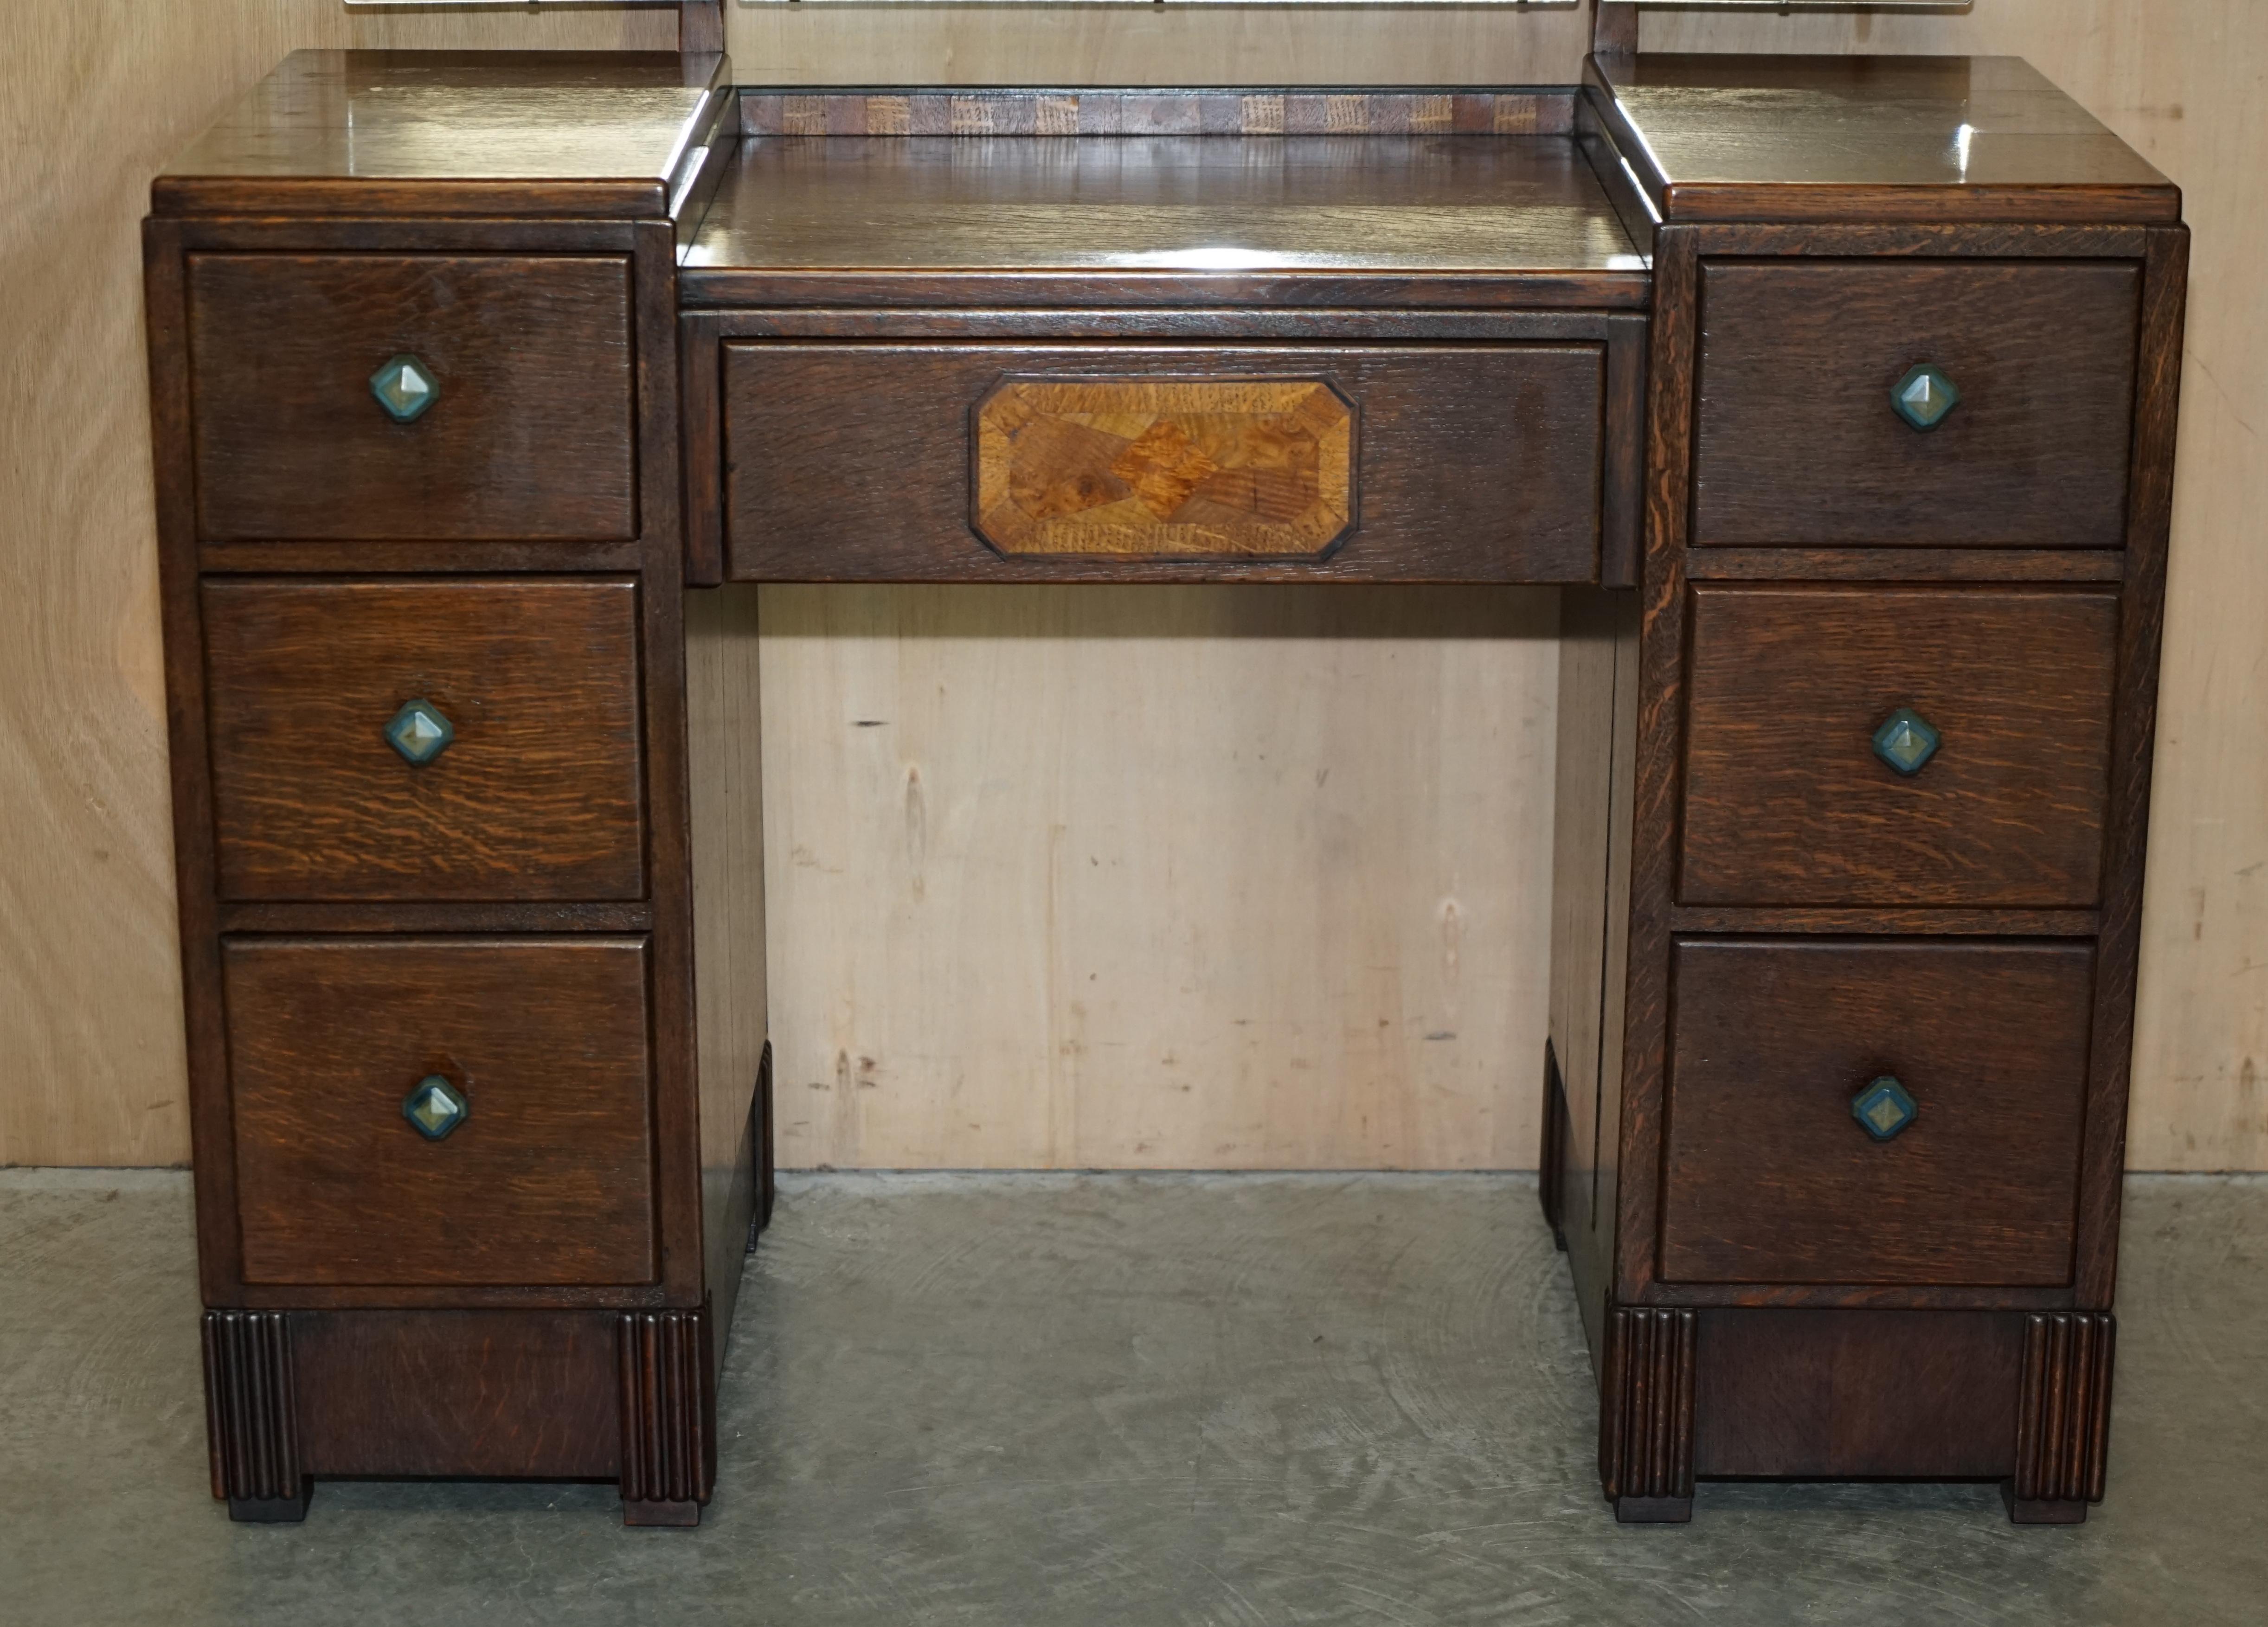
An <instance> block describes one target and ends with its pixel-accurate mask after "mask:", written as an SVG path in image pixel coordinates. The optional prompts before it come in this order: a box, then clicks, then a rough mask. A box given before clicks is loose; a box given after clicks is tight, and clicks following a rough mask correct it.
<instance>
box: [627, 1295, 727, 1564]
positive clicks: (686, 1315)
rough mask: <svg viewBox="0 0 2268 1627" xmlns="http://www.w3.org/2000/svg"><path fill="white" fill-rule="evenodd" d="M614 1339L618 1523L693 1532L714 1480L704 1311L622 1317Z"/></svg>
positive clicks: (710, 1357)
mask: <svg viewBox="0 0 2268 1627" xmlns="http://www.w3.org/2000/svg"><path fill="white" fill-rule="evenodd" d="M615 1336H616V1356H615V1363H616V1371H617V1374H618V1382H619V1384H620V1387H621V1389H620V1395H621V1406H622V1410H621V1414H620V1417H621V1424H622V1523H623V1524H624V1525H631V1526H691V1525H698V1524H699V1523H700V1522H701V1505H702V1504H703V1503H705V1502H707V1501H708V1500H709V1491H710V1488H711V1486H712V1485H714V1484H715V1483H716V1478H717V1406H716V1397H715V1393H714V1389H713V1388H712V1385H713V1380H712V1374H713V1373H715V1372H716V1360H715V1355H714V1351H713V1350H712V1339H713V1334H712V1331H711V1321H710V1315H709V1311H708V1307H705V1306H704V1307H702V1308H701V1309H699V1310H689V1311H638V1312H631V1313H628V1314H624V1315H623V1316H622V1319H621V1321H619V1322H618V1323H617V1324H616V1329H615Z"/></svg>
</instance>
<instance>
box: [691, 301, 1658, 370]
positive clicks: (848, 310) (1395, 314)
mask: <svg viewBox="0 0 2268 1627" xmlns="http://www.w3.org/2000/svg"><path fill="white" fill-rule="evenodd" d="M685 322H686V327H687V331H689V332H693V333H704V334H705V333H714V334H716V335H719V336H721V337H723V338H725V339H858V340H876V339H985V340H1011V341H1027V342H1028V341H1035V340H1086V339H1111V340H1118V341H1122V342H1123V341H1143V340H1167V341H1177V342H1198V343H1204V344H1209V345H1210V344H1219V343H1221V342H1224V341H1226V342H1255V341H1257V342H1294V343H1307V344H1329V343H1353V344H1362V343H1405V342H1412V341H1462V340H1481V341H1491V342H1521V341H1530V342H1547V343H1551V342H1577V343H1596V342H1602V341H1603V342H1606V344H1607V345H1608V347H1609V349H1612V348H1613V346H1614V345H1615V344H1616V343H1617V342H1627V341H1628V340H1629V339H1630V338H1631V337H1633V336H1634V337H1635V339H1636V341H1637V343H1638V350H1639V351H1640V354H1639V356H1638V358H1637V359H1638V364H1639V366H1638V372H1639V376H1640V378H1641V379H1643V377H1644V374H1645V366H1644V362H1645V357H1644V354H1643V352H1644V350H1645V340H1646V334H1645V323H1644V320H1643V317H1642V313H1641V314H1640V318H1639V320H1638V321H1637V322H1636V323H1635V330H1636V331H1635V334H1634V335H1633V334H1632V324H1631V323H1630V322H1629V321H1628V320H1626V319H1625V317H1624V313H1621V312H1612V313H1609V312H1601V311H1554V310H1542V311H1534V310H1467V311H1459V310H1430V309H1427V308H1425V307H1423V306H1419V307H1416V308H1412V309H1401V308H1387V309H1377V308H1363V309H1353V310H1348V309H1341V308H1324V309H1320V310H1305V309H1300V308H1296V307H1295V308H1291V309H1279V308H1274V307H1270V306H1259V307H1252V308H1242V309H1222V308H1218V307H1215V306H1185V307H1183V306H1152V305H1137V306H1126V307H1123V308H1119V309H1113V308H1110V307H1108V306H1006V307H1003V308H998V309H987V308H983V307H976V308H970V307H965V306H911V307H906V308H898V309H867V308H859V307H843V306H824V307H819V308H814V309H804V310H794V309H782V310H758V309H736V310H719V311H711V310H697V311H690V312H688V313H687V314H686V318H685ZM689 343H690V342H689Z"/></svg>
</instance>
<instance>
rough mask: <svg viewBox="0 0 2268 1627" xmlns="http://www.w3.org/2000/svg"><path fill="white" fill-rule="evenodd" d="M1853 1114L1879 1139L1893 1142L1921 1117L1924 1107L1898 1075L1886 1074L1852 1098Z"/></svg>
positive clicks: (1870, 1133)
mask: <svg viewBox="0 0 2268 1627" xmlns="http://www.w3.org/2000/svg"><path fill="white" fill-rule="evenodd" d="M1851 1116H1852V1118H1854V1119H1857V1120H1858V1121H1859V1129H1861V1130H1865V1131H1866V1132H1867V1134H1868V1135H1870V1136H1872V1137H1874V1139H1875V1140H1877V1141H1890V1140H1894V1139H1896V1137H1897V1134H1898V1132H1899V1131H1900V1130H1904V1129H1905V1127H1906V1126H1907V1125H1909V1124H1911V1123H1913V1122H1914V1121H1915V1120H1916V1119H1918V1118H1919V1117H1920V1116H1921V1108H1919V1107H1918V1105H1916V1103H1915V1101H1914V1099H1913V1098H1912V1097H1911V1096H1909V1095H1907V1094H1906V1087H1905V1086H1903V1085H1901V1084H1899V1083H1898V1080H1897V1076H1896V1074H1891V1073H1885V1074H1883V1075H1882V1076H1881V1078H1880V1079H1876V1080H1874V1082H1873V1083H1872V1084H1870V1085H1868V1086H1867V1088H1866V1089H1864V1090H1862V1091H1860V1092H1859V1093H1858V1094H1857V1095H1855V1096H1853V1097H1852V1098H1851Z"/></svg>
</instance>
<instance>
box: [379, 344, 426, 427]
mask: <svg viewBox="0 0 2268 1627" xmlns="http://www.w3.org/2000/svg"><path fill="white" fill-rule="evenodd" d="M370 393H371V394H372V395H375V396H376V397H378V404H379V406H381V407H383V408H385V409H386V413H387V416H388V417H390V418H392V419H393V420H394V422H395V423H409V422H410V421H411V420H413V419H416V418H418V417H422V416H423V415H424V412H425V409H427V408H429V407H431V405H432V404H433V403H434V402H435V401H439V400H440V399H441V381H440V380H439V379H436V378H435V377H434V376H433V370H432V369H431V368H430V367H428V366H427V365H425V364H424V363H423V362H421V361H419V360H418V359H417V358H416V357H414V356H397V357H394V359H393V360H392V361H390V362H388V363H387V364H386V365H385V366H383V367H381V368H379V370H378V371H377V372H374V373H372V374H371V376H370Z"/></svg>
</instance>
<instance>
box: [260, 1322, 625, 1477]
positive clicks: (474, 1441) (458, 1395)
mask: <svg viewBox="0 0 2268 1627" xmlns="http://www.w3.org/2000/svg"><path fill="white" fill-rule="evenodd" d="M618 1321H619V1318H618V1317H617V1316H616V1314H614V1313H612V1312H608V1311H526V1310H516V1311H493V1310H490V1311H479V1310H446V1311H409V1310H385V1311H357V1312H345V1313H342V1312H320V1311H318V1312H304V1313H300V1314H296V1315H293V1316H291V1325H292V1349H293V1355H294V1358H295V1362H296V1366H297V1389H298V1415H299V1418H300V1437H301V1440H302V1442H303V1447H302V1451H303V1453H304V1458H303V1461H304V1462H305V1464H306V1470H307V1472H308V1473H309V1474H312V1475H318V1476H328V1475H338V1476H372V1475H416V1476H425V1475H479V1476H515V1477H518V1476H530V1477H543V1478H552V1477H558V1478H571V1479H577V1480H611V1479H613V1478H614V1477H615V1475H616V1474H617V1472H618V1468H617V1465H618V1462H619V1459H620V1445H619V1439H618V1437H619V1430H618V1428H617V1425H616V1418H615V1406H616V1400H615V1398H616V1395H617V1384H616V1363H615V1327H616V1324H617V1322H618Z"/></svg>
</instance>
